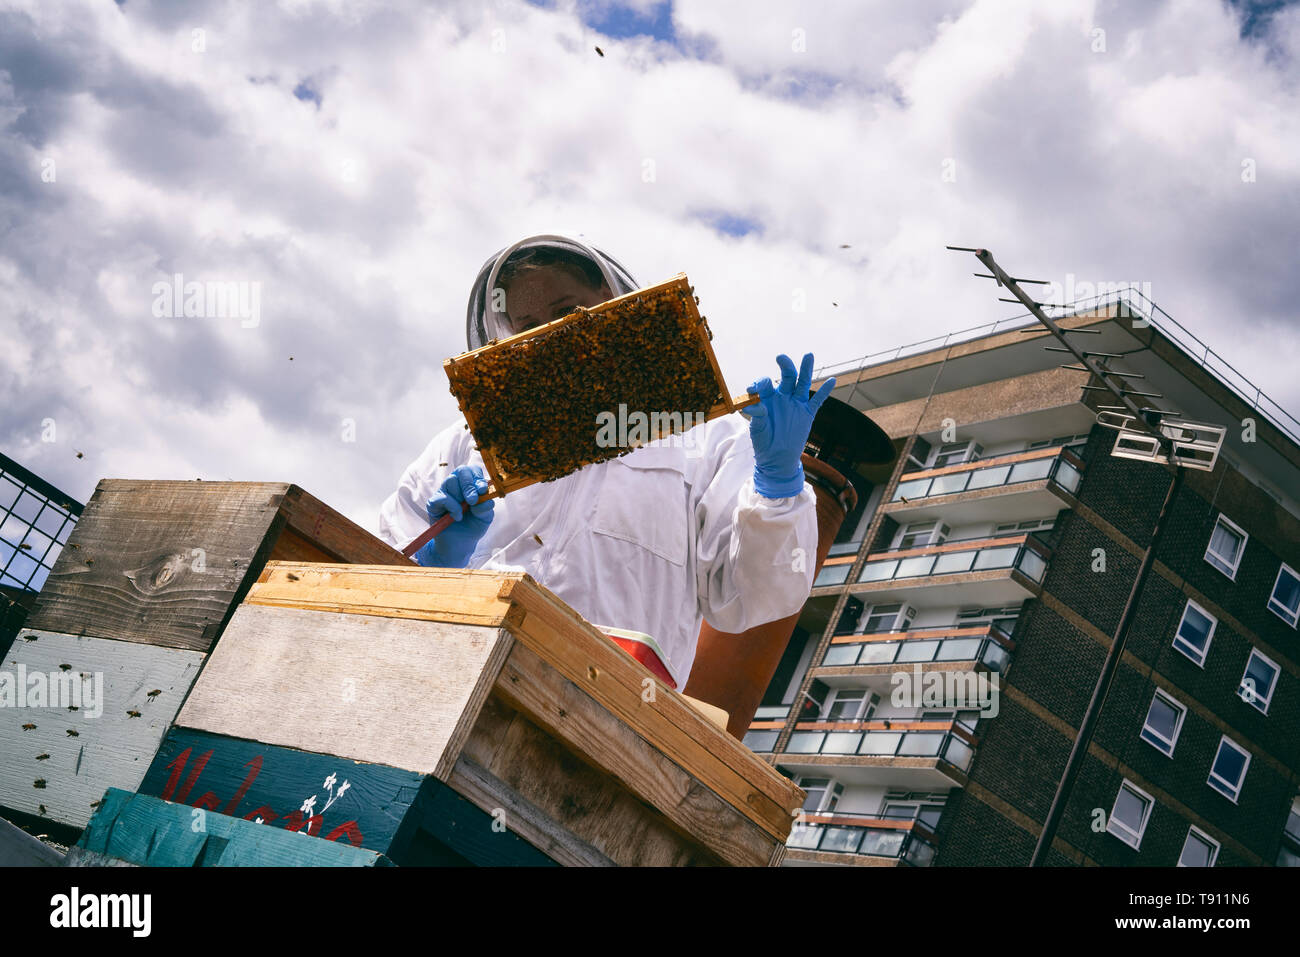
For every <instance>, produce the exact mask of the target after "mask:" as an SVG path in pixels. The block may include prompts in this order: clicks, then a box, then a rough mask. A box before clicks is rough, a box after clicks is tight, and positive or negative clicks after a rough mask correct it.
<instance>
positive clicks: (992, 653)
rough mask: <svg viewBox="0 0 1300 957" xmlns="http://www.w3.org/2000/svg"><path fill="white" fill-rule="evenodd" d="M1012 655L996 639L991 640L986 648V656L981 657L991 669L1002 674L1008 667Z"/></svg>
mask: <svg viewBox="0 0 1300 957" xmlns="http://www.w3.org/2000/svg"><path fill="white" fill-rule="evenodd" d="M1009 657H1010V656H1009V655H1008V654H1007V650H1006V649H1005V648H1003V647H1002V646H1001V645H999V644H998V643H997V642H995V641H990V642H989V643H988V645H987V646H986V647H985V649H984V657H983V658H982V659H981V660H982V661H983V662H984V665H985V667H987V668H988V669H989V671H995V672H997V673H998V674H1001V673H1002V672H1003V671H1004V670H1006V667H1007V659H1008V658H1009Z"/></svg>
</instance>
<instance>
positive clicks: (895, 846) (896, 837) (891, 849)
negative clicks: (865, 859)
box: [859, 830, 907, 857]
mask: <svg viewBox="0 0 1300 957" xmlns="http://www.w3.org/2000/svg"><path fill="white" fill-rule="evenodd" d="M906 836H907V832H906V831H894V830H879V831H877V830H870V831H867V832H866V837H865V839H864V840H863V841H862V845H861V850H860V852H859V853H862V854H871V855H873V856H875V857H897V856H898V852H899V851H901V850H902V849H903V839H904V838H905V837H906Z"/></svg>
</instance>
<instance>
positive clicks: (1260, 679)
mask: <svg viewBox="0 0 1300 957" xmlns="http://www.w3.org/2000/svg"><path fill="white" fill-rule="evenodd" d="M1279 670H1280V669H1279V668H1278V666H1277V665H1276V664H1275V663H1274V662H1273V661H1271V660H1269V659H1268V658H1266V657H1265V656H1264V655H1261V654H1260V653H1259V652H1258V651H1256V650H1255V649H1254V648H1252V649H1251V650H1250V660H1249V661H1247V662H1246V673H1245V674H1243V675H1242V676H1241V687H1240V688H1239V689H1237V693H1238V694H1240V695H1241V700H1242V701H1244V702H1246V704H1252V705H1254V706H1255V707H1256V708H1258V709H1259V710H1260V711H1262V712H1263V713H1264V714H1268V703H1269V702H1270V701H1271V700H1272V699H1273V689H1274V688H1275V687H1277V676H1278V672H1279Z"/></svg>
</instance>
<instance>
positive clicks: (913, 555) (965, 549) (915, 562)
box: [858, 535, 1051, 583]
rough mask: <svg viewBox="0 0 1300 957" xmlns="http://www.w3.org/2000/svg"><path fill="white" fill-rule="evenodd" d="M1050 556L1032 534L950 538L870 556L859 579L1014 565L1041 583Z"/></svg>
mask: <svg viewBox="0 0 1300 957" xmlns="http://www.w3.org/2000/svg"><path fill="white" fill-rule="evenodd" d="M1050 556H1051V550H1050V549H1049V548H1048V547H1047V546H1046V545H1044V544H1043V543H1042V542H1040V541H1039V540H1038V539H1036V538H1035V537H1034V536H1033V535H1009V536H1007V537H1005V538H980V539H974V540H969V541H957V542H953V541H950V542H946V543H944V544H943V545H927V546H926V547H924V548H903V549H895V550H893V551H884V552H875V553H873V554H871V555H868V556H867V561H866V564H865V565H863V566H862V572H861V574H859V575H858V581H859V582H883V581H892V580H894V579H899V578H925V577H928V576H930V575H955V574H961V573H963V572H978V571H991V570H993V569H997V568H1015V569H1017V570H1018V571H1020V572H1021V573H1022V574H1024V575H1025V576H1026V577H1028V578H1029V579H1031V580H1032V581H1035V582H1040V583H1041V582H1042V580H1043V573H1044V572H1046V571H1047V559H1048V558H1049V557H1050Z"/></svg>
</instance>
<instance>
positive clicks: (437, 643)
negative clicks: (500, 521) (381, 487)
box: [177, 604, 513, 780]
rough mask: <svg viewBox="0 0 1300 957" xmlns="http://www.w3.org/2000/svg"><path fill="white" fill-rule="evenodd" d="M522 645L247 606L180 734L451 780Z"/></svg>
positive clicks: (484, 629) (491, 632)
mask: <svg viewBox="0 0 1300 957" xmlns="http://www.w3.org/2000/svg"><path fill="white" fill-rule="evenodd" d="M512 642H513V639H512V638H511V637H510V635H509V634H508V633H507V632H505V631H504V630H503V629H500V628H495V627H489V626H484V625H456V624H447V623H444V622H436V621H407V620H401V619H390V618H377V617H373V616H369V615H340V614H333V613H330V612H321V611H303V610H300V609H292V608H273V607H267V606H264V605H254V604H246V605H242V606H240V608H239V610H238V611H237V612H236V613H235V615H234V617H233V618H232V619H231V621H230V624H229V625H228V626H227V627H226V631H225V634H224V636H223V637H222V639H221V642H220V643H219V644H218V645H217V647H216V648H215V649H213V652H212V654H211V656H210V658H209V660H208V664H207V667H206V668H204V670H203V675H202V676H201V677H200V678H199V680H198V681H197V682H196V683H195V686H194V688H193V690H192V691H191V692H190V696H189V699H188V700H187V701H186V702H185V707H184V708H183V709H182V710H181V713H180V716H179V718H178V719H177V724H178V725H181V726H184V727H186V728H194V729H198V730H202V731H208V732H212V733H215V734H223V735H227V736H230V737H235V738H245V739H248V740H256V741H264V742H267V743H269V744H276V745H280V746H283V747H287V748H295V749H298V750H301V751H314V752H318V753H321V754H334V755H339V756H340V757H347V758H353V759H356V760H359V761H368V762H371V763H375V764H387V765H390V766H392V767H396V768H405V769H407V770H409V771H416V772H418V773H421V774H434V775H436V776H437V777H439V778H440V779H444V780H445V779H446V777H447V776H448V775H450V773H451V768H452V766H453V765H454V764H455V763H456V756H457V754H458V753H459V751H460V747H461V744H462V742H463V741H464V738H465V736H466V735H467V734H469V729H470V728H471V727H472V726H473V724H474V719H475V716H476V715H477V712H478V708H479V707H480V706H481V704H482V702H483V699H484V698H485V697H486V696H487V693H488V691H489V690H490V689H491V687H492V685H493V683H494V681H495V680H496V675H497V672H498V671H499V670H500V668H501V662H502V661H504V659H505V655H506V654H507V653H508V652H509V649H510V645H511V644H512Z"/></svg>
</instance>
